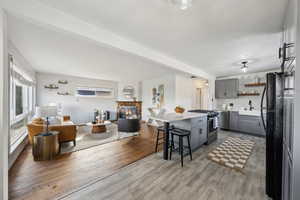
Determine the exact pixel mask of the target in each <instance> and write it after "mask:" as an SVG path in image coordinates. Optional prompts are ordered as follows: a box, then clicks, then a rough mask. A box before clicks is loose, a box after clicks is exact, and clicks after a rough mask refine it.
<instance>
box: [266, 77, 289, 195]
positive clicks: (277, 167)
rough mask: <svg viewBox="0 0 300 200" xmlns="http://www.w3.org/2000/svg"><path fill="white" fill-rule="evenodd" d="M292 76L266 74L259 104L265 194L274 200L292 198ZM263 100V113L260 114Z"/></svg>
mask: <svg viewBox="0 0 300 200" xmlns="http://www.w3.org/2000/svg"><path fill="white" fill-rule="evenodd" d="M293 76H294V73H286V72H285V73H282V72H278V73H268V74H267V77H266V78H267V83H266V87H265V90H264V92H263V97H262V101H261V102H262V103H261V111H262V113H261V116H262V118H263V122H264V127H265V130H266V194H267V195H268V196H269V197H270V198H272V199H273V200H290V198H291V196H290V194H291V188H292V187H291V183H292V177H291V174H292V164H291V163H292V158H291V155H292V153H291V152H292V150H291V147H290V146H291V144H292V141H290V140H291V138H293V137H292V134H293V124H292V123H293V95H292V94H293V92H292V91H293V86H292V85H293V81H291V80H293ZM264 99H265V100H266V114H264V112H263V110H264V104H263V101H264ZM265 116H266V117H265Z"/></svg>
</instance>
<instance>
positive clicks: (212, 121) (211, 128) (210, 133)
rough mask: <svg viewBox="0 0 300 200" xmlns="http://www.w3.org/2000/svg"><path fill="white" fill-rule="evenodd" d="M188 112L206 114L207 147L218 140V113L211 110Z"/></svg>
mask: <svg viewBox="0 0 300 200" xmlns="http://www.w3.org/2000/svg"><path fill="white" fill-rule="evenodd" d="M189 112H195V113H206V114H207V142H206V144H207V145H208V144H211V143H212V142H214V141H215V140H217V139H218V127H219V126H218V115H219V113H218V112H215V111H213V110H190V111H189Z"/></svg>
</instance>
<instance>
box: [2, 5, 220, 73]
mask: <svg viewBox="0 0 300 200" xmlns="http://www.w3.org/2000/svg"><path fill="white" fill-rule="evenodd" d="M2 6H3V8H4V9H6V10H7V11H8V12H9V13H11V14H12V15H15V16H18V17H22V18H25V19H30V20H31V21H32V22H35V23H39V24H40V25H47V26H52V27H55V28H57V29H59V30H63V31H67V32H69V33H73V34H76V35H80V36H82V37H85V38H87V39H90V40H93V41H96V42H98V43H101V44H105V45H108V46H110V47H114V48H117V49H119V50H122V51H126V52H128V53H131V54H134V55H137V56H140V57H143V58H146V59H149V60H152V61H154V62H157V63H160V64H163V65H165V66H167V67H170V68H173V69H176V70H179V71H182V72H186V73H190V74H193V75H196V76H199V77H203V78H207V79H211V78H214V77H215V76H214V75H212V74H209V73H207V72H205V71H203V70H201V69H199V68H198V67H195V66H191V65H188V64H186V63H184V62H182V61H179V60H177V59H175V58H173V57H170V56H168V55H165V54H163V53H162V52H158V51H156V50H153V49H151V48H148V47H146V46H144V45H141V44H139V43H137V42H134V41H132V40H129V39H127V38H124V37H121V36H119V35H117V34H115V33H113V32H111V31H109V30H107V29H104V28H102V27H99V26H96V25H92V24H89V23H87V22H85V21H83V20H81V19H79V18H76V17H74V16H72V15H69V14H66V13H64V12H62V11H59V10H57V9H55V8H52V7H50V6H47V5H45V4H43V3H41V2H38V1H36V0H26V1H18V0H4V1H3V5H2ZM183 48H184V47H183Z"/></svg>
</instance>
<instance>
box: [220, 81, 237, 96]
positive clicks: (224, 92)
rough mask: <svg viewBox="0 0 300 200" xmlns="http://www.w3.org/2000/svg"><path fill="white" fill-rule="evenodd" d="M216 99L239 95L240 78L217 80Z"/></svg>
mask: <svg viewBox="0 0 300 200" xmlns="http://www.w3.org/2000/svg"><path fill="white" fill-rule="evenodd" d="M215 87H216V92H215V94H216V99H233V98H237V97H238V90H239V79H224V80H216V84H215Z"/></svg>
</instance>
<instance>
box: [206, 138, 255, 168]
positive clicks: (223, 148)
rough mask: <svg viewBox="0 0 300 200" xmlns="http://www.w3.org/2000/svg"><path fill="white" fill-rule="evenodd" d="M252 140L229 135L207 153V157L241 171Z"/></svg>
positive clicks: (251, 146) (249, 152) (248, 155)
mask: <svg viewBox="0 0 300 200" xmlns="http://www.w3.org/2000/svg"><path fill="white" fill-rule="evenodd" d="M253 147H254V142H252V141H250V140H245V139H240V138H233V137H229V138H227V139H226V141H225V142H223V143H222V144H221V145H220V146H218V147H217V148H216V149H215V150H213V151H212V152H210V153H209V154H208V159H209V160H212V161H214V162H216V163H218V164H220V165H223V166H226V167H229V168H231V169H235V170H239V171H241V170H242V169H243V168H244V167H245V165H246V163H247V160H248V159H249V157H250V155H251V153H252V149H253Z"/></svg>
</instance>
